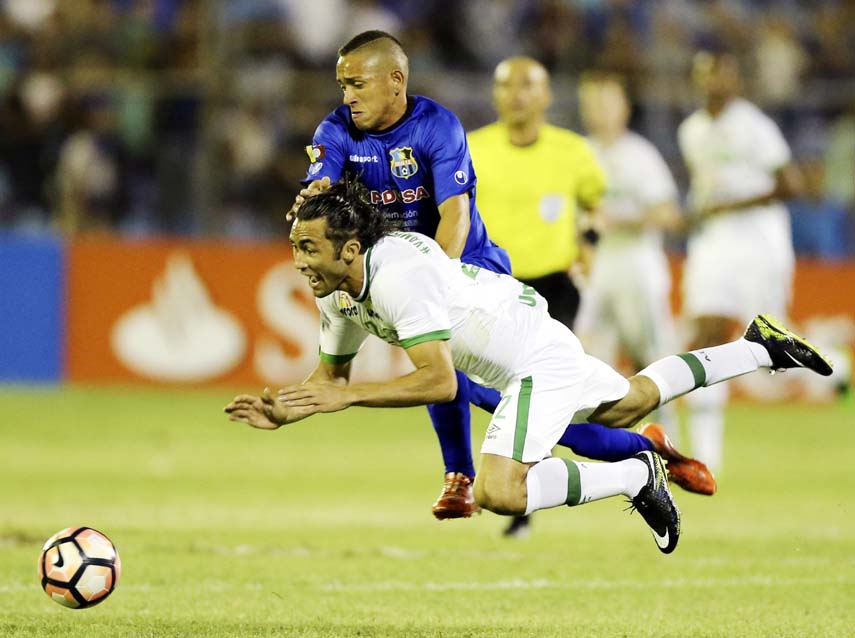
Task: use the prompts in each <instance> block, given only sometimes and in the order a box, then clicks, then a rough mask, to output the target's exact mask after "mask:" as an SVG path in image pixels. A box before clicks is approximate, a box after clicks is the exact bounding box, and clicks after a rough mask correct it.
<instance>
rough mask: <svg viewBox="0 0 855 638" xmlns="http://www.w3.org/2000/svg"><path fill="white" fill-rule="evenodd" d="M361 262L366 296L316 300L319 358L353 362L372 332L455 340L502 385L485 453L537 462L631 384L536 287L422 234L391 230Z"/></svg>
mask: <svg viewBox="0 0 855 638" xmlns="http://www.w3.org/2000/svg"><path fill="white" fill-rule="evenodd" d="M364 268H365V273H364V274H365V283H364V285H363V289H362V291H360V294H359V295H357V296H356V297H351V296H350V295H349V294H347V293H345V292H342V291H336V292H333V293H332V294H330V295H327V296H326V297H324V298H322V299H318V300H317V304H318V308H319V309H320V311H321V339H320V349H321V359H322V360H325V361H328V362H338V363H341V362H346V361H349V360H350V359H352V358H353V357H354V356H355V355H356V353H357V351H358V350H359V347H360V345H361V344H362V342H363V341H364V340H365V338H366V335H367V334H368V333H371V334H374V335H377V336H378V337H380V338H381V339H383V340H384V341H387V342H389V343H391V344H393V345H399V346H401V347H404V348H407V347H411V346H413V345H415V344H418V343H423V342H425V341H433V340H437V339H448V340H449V341H450V345H451V353H452V358H453V360H454V367H455V368H456V369H458V370H460V371H461V372H463V373H465V374H466V375H467V376H468V377H469V378H471V379H472V380H473V381H475V382H477V383H481V384H483V385H487V386H490V387H493V388H497V389H499V390H501V391H502V401H501V403H500V404H499V406H498V408H497V409H496V412H495V413H494V415H493V419H492V421H491V423H490V427H489V428H488V430H487V435H486V437H485V440H484V445H483V447H482V452H483V453H490V454H499V455H502V456H507V457H509V458H514V459H516V460H519V461H523V462H533V461H539V460H541V459H543V458H545V457H546V456H548V455H549V453H550V450H551V449H552V447H553V446H554V445H555V444H556V443H557V442H558V439H559V438H560V437H561V434H563V432H564V430H565V428H566V427H567V424H568V423H571V422H574V421H576V420H577V419H584V418H586V417H587V415H588V414H590V413H591V411H593V410H594V409H596V407H598V406H599V405H600V404H602V403H604V402H607V401H616V400H618V399H620V398H622V397H623V396H625V395H626V393H627V392H628V391H629V382H628V381H627V380H626V379H625V378H624V377H622V376H621V375H619V374H618V373H617V372H615V371H614V370H613V369H612V368H610V367H609V366H607V365H606V364H604V363H602V362H601V361H598V360H596V359H594V358H593V357H590V356H588V355H586V354H585V352H584V351H583V350H582V346H581V344H580V343H579V340H578V339H577V338H576V337H575V335H574V334H573V333H572V332H570V330H568V329H567V328H566V327H565V326H564V325H562V324H560V323H559V322H557V321H555V320H554V319H552V318H551V317H550V316H549V314H548V312H547V308H546V301H545V300H544V299H543V297H541V296H540V295H538V294H537V293H536V292H535V291H534V289H533V288H531V287H530V286H526V285H524V284H522V283H521V282H519V281H517V280H516V279H514V278H513V277H509V276H507V275H500V274H496V273H494V272H490V271H488V270H484V269H481V268H479V267H478V266H473V265H470V264H463V263H461V262H460V261H459V260H457V259H450V258H449V257H448V256H447V255H446V254H445V253H444V252H443V251H442V248H440V246H439V245H438V244H437V243H436V242H435V241H434V240H432V239H430V238H429V237H426V236H425V235H420V234H418V233H393V234H392V235H389V236H387V237H384V238H383V239H381V240H380V241H379V242H377V244H375V245H374V246H373V247H372V248H370V249H368V251H366V254H365V262H364Z"/></svg>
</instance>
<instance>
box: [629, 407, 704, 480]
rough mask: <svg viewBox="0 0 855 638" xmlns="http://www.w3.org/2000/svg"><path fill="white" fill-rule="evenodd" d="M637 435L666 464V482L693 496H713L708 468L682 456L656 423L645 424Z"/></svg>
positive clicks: (695, 460)
mask: <svg viewBox="0 0 855 638" xmlns="http://www.w3.org/2000/svg"><path fill="white" fill-rule="evenodd" d="M638 433H639V434H640V435H641V436H643V437H645V438H648V439H650V442H651V443H653V449H654V450H655V451H656V453H657V454H659V456H661V457H662V458H663V459H664V460H665V461H667V462H668V480H669V481H672V482H674V483H676V484H677V485H679V486H680V487H682V488H683V489H684V490H686V491H687V492H694V493H695V494H706V495H707V496H712V495H713V494H715V490H716V482H715V477H714V476H713V473H712V472H710V470H709V468H708V467H707V466H706V465H704V464H703V463H701V462H700V461H698V460H697V459H690V458H689V457H687V456H683V455H682V454H680V453H679V452H678V451H677V448H675V447H674V444H673V443H671V439H669V438H668V435H667V434H665V430H664V429H663V428H662V426H661V425H659V424H658V423H645V424H644V425H642V426H641V427H640V428H638Z"/></svg>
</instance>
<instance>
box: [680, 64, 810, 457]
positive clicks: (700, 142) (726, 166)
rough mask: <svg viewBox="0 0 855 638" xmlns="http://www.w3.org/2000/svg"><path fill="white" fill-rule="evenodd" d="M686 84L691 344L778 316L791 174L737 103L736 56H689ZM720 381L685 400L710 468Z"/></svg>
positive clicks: (786, 282)
mask: <svg viewBox="0 0 855 638" xmlns="http://www.w3.org/2000/svg"><path fill="white" fill-rule="evenodd" d="M693 81H694V83H695V86H696V88H697V90H698V92H699V94H700V97H701V100H702V104H703V106H702V108H700V109H698V110H697V111H695V112H694V113H692V114H691V115H690V116H689V117H688V118H686V120H685V121H684V122H683V123H682V124H681V125H680V128H679V130H678V140H679V144H680V150H681V152H682V154H683V157H684V159H685V162H686V165H687V166H688V169H689V173H690V177H691V188H690V192H689V205H690V210H689V222H690V223H691V224H692V225H693V226H694V228H695V230H694V232H693V233H692V234H691V235H690V237H689V243H688V255H687V260H686V268H685V272H684V276H683V284H684V285H683V288H684V290H683V294H684V297H683V300H684V303H683V309H684V313H685V315H686V316H687V318H689V319H691V321H692V323H693V331H694V336H693V340H692V343H691V347H692V348H700V347H704V346H707V345H710V344H713V343H721V342H722V341H727V340H728V339H730V338H732V336H733V334H734V332H735V330H736V329H737V326H738V325H739V324H740V323H742V322H744V321H745V320H747V319H750V318H751V317H753V316H754V315H755V314H756V313H757V312H760V311H762V312H770V313H773V314H776V315H777V316H786V315H787V308H788V305H789V302H790V296H791V289H792V279H793V268H794V263H795V256H794V252H793V243H792V234H791V230H790V220H789V216H788V213H787V209H786V207H785V206H784V204H783V201H784V200H786V199H788V198H790V197H793V196H794V195H796V194H798V192H799V191H800V189H801V178H800V175H799V173H798V171H797V170H796V169H795V168H794V167H793V165H792V164H791V155H790V149H789V147H788V145H787V142H786V141H785V140H784V137H783V135H782V134H781V131H780V130H779V128H778V126H777V125H776V124H775V123H774V122H773V121H772V120H771V119H770V118H769V117H767V116H766V115H764V114H763V113H762V112H761V111H760V110H759V109H758V108H757V107H756V106H754V105H753V104H751V103H750V102H748V101H747V100H745V99H744V98H742V97H739V91H740V73H739V66H738V62H737V59H736V58H735V57H734V56H733V55H730V54H727V53H720V52H717V53H710V52H701V53H698V54H697V56H696V57H695V60H694V67H693ZM727 395H728V388H727V385H726V384H721V385H718V386H716V387H715V388H709V389H704V390H702V391H701V392H696V393H694V394H692V396H690V397H688V398H687V402H688V404H689V407H690V410H689V433H690V436H691V438H692V447H693V450H694V454H695V456H697V457H698V458H699V459H700V460H702V461H704V462H705V463H706V464H707V465H708V466H709V467H710V468H711V469H713V470H715V469H720V468H721V464H722V455H723V435H724V407H725V404H726V402H727Z"/></svg>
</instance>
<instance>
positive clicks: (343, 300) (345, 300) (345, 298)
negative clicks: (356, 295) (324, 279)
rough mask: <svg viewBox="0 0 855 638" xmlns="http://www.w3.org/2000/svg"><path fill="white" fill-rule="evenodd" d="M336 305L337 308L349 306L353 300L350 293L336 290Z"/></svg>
mask: <svg viewBox="0 0 855 638" xmlns="http://www.w3.org/2000/svg"><path fill="white" fill-rule="evenodd" d="M337 296H338V307H339V310H343V309H344V308H350V307H352V306H353V302H352V301H351V300H350V295H348V294H347V293H344V292H341V291H339V292H338V295H337Z"/></svg>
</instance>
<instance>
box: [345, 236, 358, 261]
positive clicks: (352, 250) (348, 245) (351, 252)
mask: <svg viewBox="0 0 855 638" xmlns="http://www.w3.org/2000/svg"><path fill="white" fill-rule="evenodd" d="M361 250H362V244H360V243H359V240H358V239H355V238H354V239H348V240H347V241H346V242H344V246H342V247H341V258H342V260H343V261H344V263H346V264H351V263H353V260H354V259H356V256H357V255H358V254H359V252H360V251H361Z"/></svg>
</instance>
